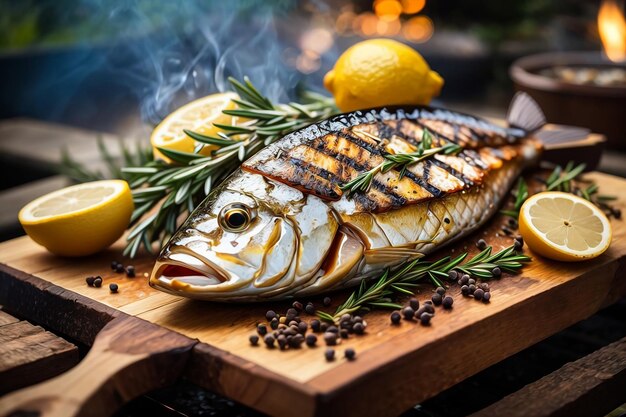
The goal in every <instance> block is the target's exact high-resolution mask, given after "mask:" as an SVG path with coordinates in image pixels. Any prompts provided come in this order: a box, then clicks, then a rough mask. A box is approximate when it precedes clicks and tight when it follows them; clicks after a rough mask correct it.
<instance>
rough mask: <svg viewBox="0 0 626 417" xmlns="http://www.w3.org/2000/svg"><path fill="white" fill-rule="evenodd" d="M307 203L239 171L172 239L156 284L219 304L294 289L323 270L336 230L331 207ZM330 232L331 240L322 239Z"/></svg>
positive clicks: (296, 193) (160, 263)
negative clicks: (302, 222) (323, 263)
mask: <svg viewBox="0 0 626 417" xmlns="http://www.w3.org/2000/svg"><path fill="white" fill-rule="evenodd" d="M309 200H310V198H308V196H306V195H303V194H302V193H301V192H300V191H298V190H296V189H294V188H291V187H288V186H286V185H284V184H280V183H273V182H271V181H267V180H266V179H265V178H263V177H262V176H261V175H258V174H252V173H247V172H238V173H237V174H236V175H234V176H233V177H231V178H230V179H228V180H226V181H225V182H224V183H223V184H222V186H220V187H219V188H218V189H216V190H215V191H213V192H212V193H211V194H210V195H209V196H208V197H207V199H206V200H205V201H203V202H202V203H201V205H200V206H199V207H198V208H197V209H196V210H195V211H194V212H193V213H192V215H191V216H190V217H189V218H188V219H187V221H186V222H185V223H184V224H183V226H181V228H180V229H179V230H178V231H177V232H176V233H175V234H174V236H173V237H172V238H171V239H170V241H169V242H168V244H167V245H166V246H165V247H164V248H163V250H162V252H161V254H160V255H159V257H158V259H157V262H156V265H155V267H154V269H153V272H152V276H151V278H150V285H151V286H153V287H155V288H158V289H160V290H163V291H166V292H169V293H173V294H176V295H183V296H187V297H191V298H199V299H207V300H216V301H246V300H256V299H259V298H261V299H262V298H264V297H265V298H268V297H272V296H274V295H275V294H277V293H281V292H284V291H286V290H288V289H290V288H292V287H293V285H296V284H297V283H298V282H300V281H302V280H304V279H307V278H310V277H311V276H312V274H313V273H314V272H315V271H316V270H317V269H319V266H320V265H321V263H322V261H323V258H324V257H325V256H326V252H327V251H328V248H330V245H331V243H332V236H333V235H334V232H335V231H336V223H337V222H336V220H335V219H334V218H333V216H332V213H331V211H330V209H329V208H328V206H327V205H325V204H324V203H323V202H321V200H320V201H319V202H318V201H315V202H313V203H311V202H310V201H309ZM318 200H319V199H318ZM302 219H305V220H304V224H299V222H300V220H302ZM311 222H313V224H311ZM324 233H326V234H330V237H323V238H321V239H318V238H319V237H320V236H321V235H322V234H324ZM326 241H327V243H326ZM316 245H317V246H318V248H317V249H316V250H311V249H310V247H311V246H316ZM319 246H321V249H320V248H319ZM324 248H325V249H324ZM305 253H306V255H305Z"/></svg>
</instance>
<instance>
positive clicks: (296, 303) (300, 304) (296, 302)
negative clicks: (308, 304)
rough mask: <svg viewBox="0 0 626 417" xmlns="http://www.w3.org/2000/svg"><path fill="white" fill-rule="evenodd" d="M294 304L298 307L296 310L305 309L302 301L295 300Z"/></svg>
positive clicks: (294, 306)
mask: <svg viewBox="0 0 626 417" xmlns="http://www.w3.org/2000/svg"><path fill="white" fill-rule="evenodd" d="M292 306H293V308H295V309H296V311H302V310H303V309H304V306H303V305H302V303H301V302H300V301H294V302H293V304H292Z"/></svg>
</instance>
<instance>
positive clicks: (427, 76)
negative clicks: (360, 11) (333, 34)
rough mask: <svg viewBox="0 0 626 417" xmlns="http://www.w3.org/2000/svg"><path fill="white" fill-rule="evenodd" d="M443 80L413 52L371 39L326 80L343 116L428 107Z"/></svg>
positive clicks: (350, 50) (391, 42) (348, 53)
mask: <svg viewBox="0 0 626 417" xmlns="http://www.w3.org/2000/svg"><path fill="white" fill-rule="evenodd" d="M442 86H443V78H441V76H440V75H439V74H437V73H436V72H435V71H432V70H431V69H430V67H429V66H428V63H427V62H426V61H425V60H424V58H423V57H422V56H421V55H420V54H419V53H418V52H417V51H415V50H414V49H413V48H411V47H409V46H407V45H405V44H403V43H400V42H397V41H394V40H391V39H371V40H367V41H363V42H359V43H357V44H355V45H353V46H351V47H350V48H348V49H347V50H346V51H345V52H344V53H343V54H342V55H341V56H340V57H339V59H338V60H337V62H336V63H335V67H334V68H333V69H332V70H330V71H329V72H328V73H327V74H326V75H325V76H324V87H326V89H327V90H328V91H330V92H331V93H332V94H333V96H334V97H335V102H336V103H337V106H338V107H339V108H340V109H341V110H342V111H344V112H348V111H352V110H357V109H364V108H368V107H381V106H390V105H396V104H428V103H430V100H431V99H432V98H433V97H435V96H438V95H439V93H440V92H441V87H442Z"/></svg>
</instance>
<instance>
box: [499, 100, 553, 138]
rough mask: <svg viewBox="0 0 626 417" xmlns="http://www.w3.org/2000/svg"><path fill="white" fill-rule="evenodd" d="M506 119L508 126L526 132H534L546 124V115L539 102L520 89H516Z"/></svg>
mask: <svg viewBox="0 0 626 417" xmlns="http://www.w3.org/2000/svg"><path fill="white" fill-rule="evenodd" d="M506 120H507V122H508V123H509V126H510V127H515V128H518V129H522V130H524V131H526V132H535V131H537V130H539V129H541V128H542V127H543V126H544V125H545V124H546V116H545V115H544V114H543V111H542V110H541V108H540V107H539V104H537V102H536V101H535V100H533V98H532V97H530V96H529V95H528V94H526V93H524V92H522V91H518V92H517V93H516V94H515V96H514V97H513V100H511V105H510V106H509V112H508V113H507V116H506Z"/></svg>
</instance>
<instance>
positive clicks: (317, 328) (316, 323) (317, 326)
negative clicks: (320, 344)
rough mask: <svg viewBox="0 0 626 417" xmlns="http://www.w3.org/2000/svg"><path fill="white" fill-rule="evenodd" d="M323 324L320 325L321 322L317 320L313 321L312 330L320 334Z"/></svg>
mask: <svg viewBox="0 0 626 417" xmlns="http://www.w3.org/2000/svg"><path fill="white" fill-rule="evenodd" d="M321 324H322V323H320V321H319V320H317V319H314V320H311V330H313V331H314V332H315V333H317V332H319V331H320V327H321Z"/></svg>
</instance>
